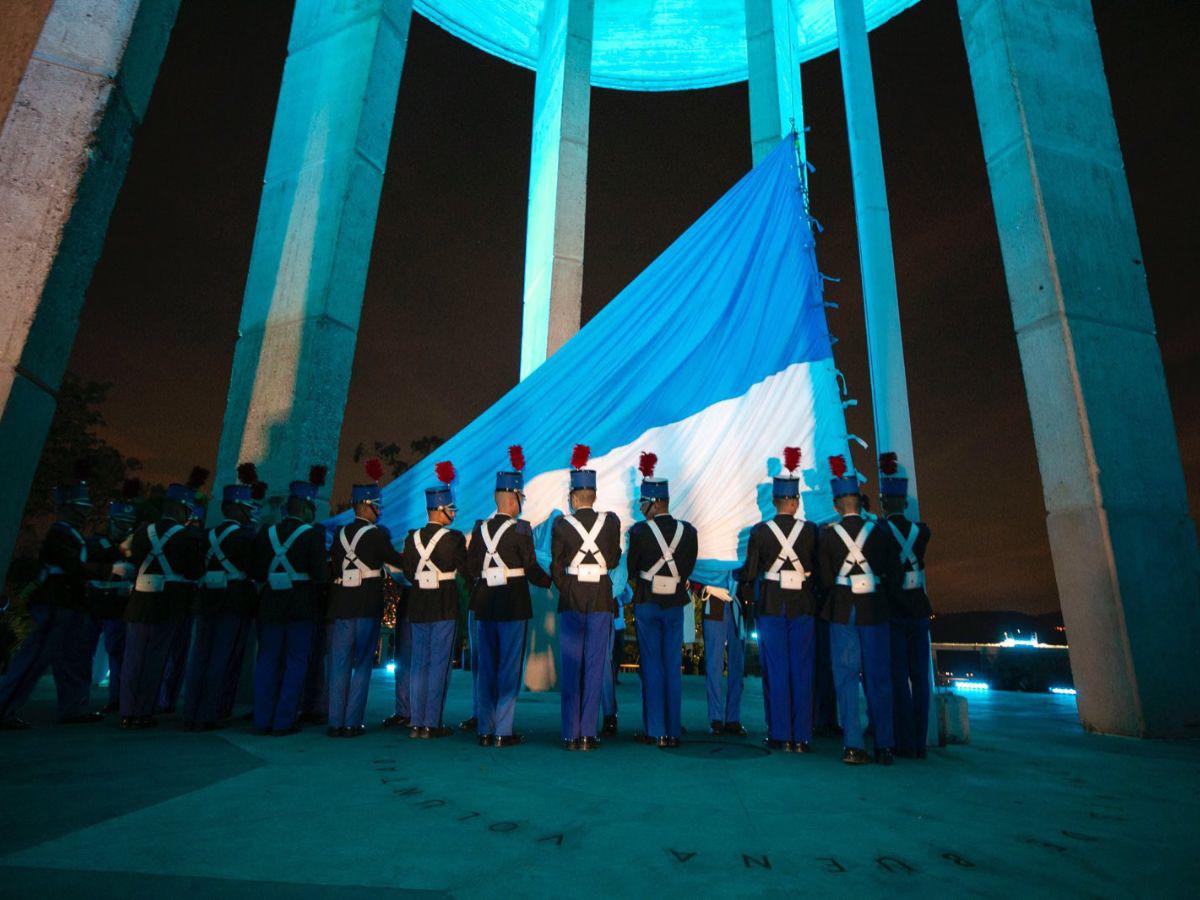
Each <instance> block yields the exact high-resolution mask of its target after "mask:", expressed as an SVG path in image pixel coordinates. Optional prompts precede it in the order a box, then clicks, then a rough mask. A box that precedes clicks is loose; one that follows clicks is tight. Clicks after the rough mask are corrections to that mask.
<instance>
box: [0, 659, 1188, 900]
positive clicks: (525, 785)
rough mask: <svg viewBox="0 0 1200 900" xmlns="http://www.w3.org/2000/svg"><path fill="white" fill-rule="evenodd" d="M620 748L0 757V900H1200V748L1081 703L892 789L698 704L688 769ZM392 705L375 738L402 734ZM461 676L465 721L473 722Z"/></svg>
mask: <svg viewBox="0 0 1200 900" xmlns="http://www.w3.org/2000/svg"><path fill="white" fill-rule="evenodd" d="M619 691H620V693H619V698H620V703H621V709H622V716H621V726H622V732H623V733H622V735H621V736H620V737H618V738H616V739H613V740H608V741H606V742H605V743H604V746H603V747H601V749H600V750H599V751H598V752H595V753H590V754H587V753H566V752H564V751H563V750H561V749H560V747H559V740H558V702H559V701H558V695H557V694H524V695H523V696H522V697H521V701H520V703H519V705H518V708H517V725H518V730H520V731H522V732H524V733H525V734H526V736H527V737H528V739H529V743H528V744H526V745H524V746H520V747H513V748H505V749H491V748H487V749H485V748H480V747H478V746H476V744H475V742H474V740H473V738H471V737H469V736H467V735H465V734H459V735H456V736H454V737H451V738H446V739H443V740H435V741H416V740H410V739H409V738H408V737H407V732H397V731H395V730H392V729H381V728H378V727H373V728H372V730H371V731H370V732H369V733H368V734H367V735H365V736H364V737H361V738H358V739H354V740H332V739H329V738H327V737H326V736H325V734H324V729H323V728H316V727H313V728H309V729H307V730H306V731H304V732H303V733H301V734H299V735H294V736H291V737H285V738H270V737H258V736H255V735H253V734H252V733H251V732H250V729H249V725H248V723H245V722H242V721H240V720H239V721H238V722H237V723H236V724H235V725H234V726H233V727H231V728H229V729H226V730H223V731H220V732H213V733H208V734H188V733H185V732H183V731H182V730H181V729H180V727H179V724H178V721H177V720H176V719H174V718H171V717H167V718H164V719H163V720H162V724H161V725H160V727H159V728H157V729H154V730H151V731H144V732H133V733H126V732H122V731H120V730H118V729H117V728H116V726H115V721H112V722H105V723H103V724H99V725H89V726H58V725H55V724H53V715H54V712H53V688H52V685H51V684H50V683H49V681H48V680H46V681H43V683H42V684H41V685H40V686H39V689H38V691H37V693H36V694H35V698H34V702H33V703H32V704H31V706H30V708H29V709H28V710H27V718H29V719H30V720H31V721H32V722H33V723H34V725H35V727H34V728H33V729H32V730H30V731H27V732H6V733H0V896H5V897H8V896H13V897H39V896H45V897H88V898H103V897H122V898H128V897H156V898H178V897H191V896H217V897H255V898H264V897H283V898H291V897H309V896H332V897H340V896H345V897H350V896H355V897H376V896H391V895H395V894H414V893H429V894H441V895H451V896H460V897H473V896H474V897H484V896H494V895H501V894H503V895H508V896H574V897H579V896H612V897H650V896H652V897H675V896H686V895H690V896H693V897H695V896H700V895H704V896H747V897H751V896H752V897H774V896H785V895H795V894H797V893H800V892H818V893H820V894H821V895H834V896H852V895H854V896H867V895H868V894H869V893H871V894H880V893H882V892H888V893H901V894H914V895H915V894H921V895H925V896H945V897H953V896H963V895H979V896H996V897H1001V896H1003V897H1014V896H1017V897H1028V896H1048V895H1060V896H1061V895H1064V894H1069V895H1092V896H1118V895H1122V896H1128V895H1135V896H1196V892H1197V890H1200V888H1198V887H1197V885H1198V883H1200V881H1198V880H1200V836H1198V834H1200V745H1198V744H1196V743H1168V742H1151V741H1135V740H1129V739H1123V738H1110V737H1100V736H1096V735H1088V734H1085V733H1084V732H1083V731H1082V730H1081V729H1080V727H1079V724H1078V721H1077V719H1076V717H1075V709H1074V703H1073V699H1072V698H1070V697H1052V696H1047V695H1026V694H1002V693H993V694H991V695H979V696H971V697H970V705H971V737H972V740H971V743H970V744H969V745H967V746H956V747H950V748H945V749H938V750H932V751H931V752H930V755H929V759H928V760H926V761H924V762H915V761H906V760H898V761H897V763H896V765H894V766H893V767H891V768H884V767H881V766H877V765H871V766H864V767H860V768H852V767H849V766H845V765H842V764H841V762H840V760H839V757H840V746H839V744H838V742H837V741H836V740H818V741H817V742H815V751H816V752H815V753H813V754H811V755H808V756H798V755H793V754H785V753H769V752H766V751H765V750H764V749H762V747H761V745H760V743H759V740H760V738H761V737H762V712H761V710H762V699H761V688H760V684H759V682H758V681H757V680H754V679H751V680H750V681H749V682H748V685H747V695H746V706H745V709H746V714H745V715H744V717H743V718H744V720H745V722H746V725H747V726H748V727H750V728H751V729H752V732H753V733H752V735H751V737H749V738H741V739H738V738H709V737H708V736H707V735H706V734H705V733H704V731H705V726H706V724H707V723H706V714H705V708H704V685H703V681H702V680H701V679H699V678H693V677H687V678H685V679H684V722H685V725H686V726H687V727H688V728H689V731H690V733H689V735H688V736H687V738H686V739H685V741H686V742H685V744H684V745H683V746H682V747H681V748H679V749H678V750H658V749H656V748H649V747H643V746H641V745H639V744H636V743H634V742H633V741H632V740H631V735H632V732H633V730H634V727H633V726H634V725H635V724H636V723H638V722H639V720H640V702H639V693H638V692H639V686H638V681H637V678H636V676H629V675H627V676H625V677H624V679H623V684H622V685H621V687H620V688H619ZM391 693H392V684H391V677H390V676H388V675H387V674H386V673H384V672H382V671H381V672H379V673H378V675H377V677H376V679H375V682H374V684H373V685H372V692H371V701H370V716H369V721H371V722H372V723H377V722H378V721H379V720H380V719H382V718H383V717H384V716H385V715H386V714H387V713H388V712H389V711H390V710H389V709H388V707H389V704H390V696H391ZM469 706H470V684H469V679H468V677H467V676H466V675H464V674H463V673H459V672H456V673H455V674H454V678H453V680H452V685H451V695H450V698H449V701H448V704H447V718H448V719H451V718H452V719H454V720H456V721H457V720H458V719H459V718H463V717H465V716H466V715H467V714H468V708H469Z"/></svg>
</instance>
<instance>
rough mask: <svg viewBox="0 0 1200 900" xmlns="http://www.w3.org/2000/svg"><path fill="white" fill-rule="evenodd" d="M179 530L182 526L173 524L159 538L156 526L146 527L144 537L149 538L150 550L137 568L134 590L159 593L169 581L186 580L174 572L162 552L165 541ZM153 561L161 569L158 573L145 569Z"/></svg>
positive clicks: (181, 529) (165, 544) (144, 592)
mask: <svg viewBox="0 0 1200 900" xmlns="http://www.w3.org/2000/svg"><path fill="white" fill-rule="evenodd" d="M181 531H183V526H182V525H179V524H175V525H172V526H171V527H170V528H168V529H167V533H166V534H164V535H163V536H162V537H161V538H160V537H159V536H158V529H157V527H156V526H154V525H151V526H150V527H149V528H147V529H146V537H147V538H149V540H150V552H149V553H148V554H147V555H146V558H145V559H144V560H142V565H141V566H140V567H139V568H138V573H137V580H136V581H135V582H134V589H135V590H136V591H138V592H139V593H142V594H161V593H162V592H163V590H164V589H165V588H166V586H167V585H168V584H169V583H170V582H185V581H187V579H186V578H181V577H180V576H178V575H176V574H175V570H174V569H172V568H171V564H170V563H169V562H167V557H166V554H165V552H164V551H165V549H166V546H167V542H168V541H170V540H171V538H173V537H175V535H177V534H179V532H181ZM155 562H157V563H158V567H159V569H161V570H162V571H161V573H159V574H154V573H151V572H148V571H147V570H148V569H149V568H150V566H151V564H152V563H155Z"/></svg>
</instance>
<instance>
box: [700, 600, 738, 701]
mask: <svg viewBox="0 0 1200 900" xmlns="http://www.w3.org/2000/svg"><path fill="white" fill-rule="evenodd" d="M735 602H736V601H735ZM721 606H722V607H724V609H723V612H724V617H723V618H722V619H721V620H720V621H718V620H716V619H705V620H704V688H705V693H706V694H707V695H708V720H709V721H710V722H740V721H742V676H743V674H744V670H745V665H746V662H745V659H746V644H745V642H744V641H743V640H742V636H741V635H740V634H738V628H737V622H736V621H734V617H733V603H722V604H721ZM726 648H728V651H729V674H728V676H726V675H725V652H726ZM722 688H724V690H722ZM722 694H724V697H722Z"/></svg>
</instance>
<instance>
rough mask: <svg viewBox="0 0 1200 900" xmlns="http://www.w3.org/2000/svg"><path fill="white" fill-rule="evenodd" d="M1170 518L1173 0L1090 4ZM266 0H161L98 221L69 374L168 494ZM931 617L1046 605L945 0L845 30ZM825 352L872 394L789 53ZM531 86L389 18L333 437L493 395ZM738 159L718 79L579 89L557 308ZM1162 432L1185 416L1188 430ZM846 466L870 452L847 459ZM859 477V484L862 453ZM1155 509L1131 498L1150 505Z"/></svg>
mask: <svg viewBox="0 0 1200 900" xmlns="http://www.w3.org/2000/svg"><path fill="white" fill-rule="evenodd" d="M1095 8H1096V20H1097V26H1098V29H1099V33H1100V41H1101V48H1102V50H1103V53H1104V62H1105V66H1106V69H1107V72H1108V77H1109V83H1110V87H1111V91H1112V98H1113V105H1114V108H1115V111H1116V119H1117V128H1118V131H1119V133H1120V138H1121V144H1122V148H1123V150H1124V153H1125V163H1126V169H1127V172H1128V175H1129V182H1130V188H1131V191H1132V194H1133V205H1134V210H1135V214H1136V216H1137V220H1138V229H1139V233H1140V236H1141V241H1142V249H1143V255H1144V259H1145V264H1146V270H1147V272H1148V275H1149V283H1150V293H1151V297H1152V300H1153V304H1154V314H1155V318H1156V321H1157V325H1158V331H1159V336H1160V342H1161V346H1162V353H1163V360H1164V363H1165V367H1166V372H1167V379H1168V388H1169V390H1170V393H1171V400H1172V404H1173V407H1174V410H1175V419H1176V425H1177V428H1178V434H1179V441H1180V447H1181V451H1182V454H1183V460H1184V467H1185V474H1186V476H1187V478H1188V483H1189V496H1190V501H1191V509H1192V514H1193V516H1195V515H1196V514H1197V508H1198V506H1200V502H1198V495H1200V424H1198V423H1197V422H1196V419H1195V415H1194V413H1195V412H1196V411H1197V410H1200V361H1198V357H1200V354H1197V347H1200V315H1197V313H1196V311H1195V306H1194V304H1195V296H1194V288H1193V284H1194V281H1193V279H1192V277H1191V265H1190V264H1193V263H1194V261H1195V259H1196V258H1197V250H1198V242H1197V239H1196V233H1197V226H1198V225H1200V221H1198V218H1200V217H1198V216H1197V212H1196V198H1197V197H1200V191H1198V190H1197V187H1198V185H1197V175H1196V168H1195V165H1194V157H1193V155H1192V144H1191V142H1190V141H1188V140H1187V139H1186V135H1187V134H1189V133H1191V132H1192V131H1193V129H1195V127H1196V121H1195V110H1196V109H1197V108H1200V90H1198V89H1197V83H1196V78H1195V76H1196V69H1195V58H1196V57H1195V54H1196V47H1197V45H1198V44H1200V11H1198V8H1197V5H1196V4H1193V3H1190V2H1183V0H1179V2H1169V0H1140V2H1138V3H1136V4H1135V3H1132V2H1115V0H1097V2H1096V4H1095ZM290 16H291V3H290V2H285V0H277V2H276V0H258V2H255V3H245V2H243V0H205V2H196V0H188V2H185V3H184V4H183V8H182V10H181V12H180V14H179V19H178V23H177V25H176V27H175V31H174V34H173V36H172V38H171V43H170V46H169V48H168V50H167V56H166V60H165V61H164V63H163V67H162V71H161V73H160V76H159V79H158V84H157V86H156V88H155V92H154V97H153V100H152V101H151V104H150V109H149V113H148V115H147V118H146V121H145V124H144V125H143V127H142V129H141V130H140V131H139V132H138V135H137V139H136V143H135V146H134V153H133V159H132V162H131V164H130V167H129V174H128V178H127V180H126V184H125V187H124V190H123V191H122V193H121V195H120V199H119V201H118V203H117V207H116V210H115V211H114V213H113V217H112V224H111V227H110V229H109V234H108V240H107V244H106V246H105V250H104V253H103V255H102V257H101V260H100V263H99V265H98V267H97V269H96V273H95V277H94V279H93V282H92V285H91V289H90V291H89V294H88V299H87V304H86V306H85V309H84V313H83V319H82V322H81V325H80V329H79V337H78V340H77V341H76V345H75V351H74V354H73V356H72V360H71V366H70V367H71V369H72V370H73V371H74V372H76V373H78V374H80V375H81V376H84V377H88V378H95V379H100V380H105V381H111V382H112V383H113V385H114V386H113V390H112V394H111V400H112V402H111V403H110V404H109V405H108V407H107V408H106V409H105V414H106V416H107V419H108V424H109V429H108V437H109V439H110V440H111V441H112V442H113V443H114V444H115V445H116V446H117V447H118V448H119V449H120V450H121V451H122V452H123V453H125V454H127V455H130V456H136V457H138V458H139V459H141V460H142V461H143V462H144V464H145V473H144V474H145V476H146V477H147V478H149V479H151V480H161V481H167V480H171V479H179V478H182V477H184V476H186V474H187V471H188V469H189V468H190V467H191V466H192V465H194V464H202V465H206V466H210V467H211V466H212V464H213V462H214V460H215V458H216V450H217V441H218V438H219V434H220V422H221V416H222V414H223V412H224V406H225V395H226V390H227V387H228V382H229V371H230V365H231V362H232V358H233V347H234V341H235V337H236V329H237V321H238V311H239V308H240V305H241V299H242V291H243V288H244V285H245V277H246V270H247V266H248V263H249V258H250V248H251V242H252V239H253V234H254V223H255V218H256V214H257V208H258V201H259V192H260V189H261V184H262V174H263V170H264V167H265V163H266V156H267V148H268V142H269V140H270V134H271V122H272V118H273V115H274V109H275V101H276V97H277V94H278V90H279V79H280V76H281V73H282V67H283V61H284V56H285V52H286V44H287V33H288V27H289V24H290ZM871 48H872V53H873V59H874V66H875V81H876V86H877V87H876V90H877V92H878V101H879V108H880V109H879V114H880V124H881V128H882V135H883V148H884V159H885V165H886V169H887V179H888V195H889V202H890V205H891V213H892V231H893V236H894V241H895V255H896V269H897V277H898V280H899V291H900V304H901V316H902V321H903V328H904V343H905V353H906V360H907V365H908V377H909V388H910V396H911V402H912V410H913V429H914V439H915V442H916V452H917V455H918V465H919V468H920V475H921V492H922V512H923V514H924V517H925V518H926V519H927V520H928V521H929V522H930V524H931V526H932V528H933V531H934V544H933V548H932V550H931V561H930V583H931V588H932V591H931V592H932V593H933V594H934V603H935V607H936V608H938V609H939V610H940V611H944V612H953V611H961V610H971V609H1014V610H1021V611H1026V612H1045V611H1050V610H1054V609H1056V608H1057V606H1058V601H1057V595H1056V592H1055V587H1054V575H1053V570H1052V567H1051V562H1050V553H1049V547H1048V544H1047V539H1046V530H1045V511H1044V506H1043V504H1042V497H1041V486H1040V482H1039V478H1038V470H1037V462H1036V457H1035V453H1034V446H1033V437H1032V432H1031V428H1030V421H1029V413H1028V408H1027V405H1026V401H1025V391H1024V385H1023V382H1022V376H1021V370H1020V364H1019V360H1018V356H1017V347H1016V342H1015V340H1014V339H1013V335H1012V329H1013V326H1012V318H1011V315H1010V312H1009V306H1008V298H1007V294H1006V292H1005V285H1004V274H1003V269H1002V264H1001V259H1000V248H999V243H998V239H997V236H996V230H995V222H994V219H993V215H992V207H991V199H990V196H989V193H988V184H987V176H986V172H985V169H984V163H983V155H982V149H981V146H980V138H979V130H978V124H977V121H976V118H975V110H974V102H973V99H972V95H971V87H970V81H969V76H968V71H967V61H966V55H965V52H964V49H963V43H962V35H961V31H960V29H959V24H958V18H957V12H956V7H955V4H954V3H953V2H952V0H925V2H923V3H920V4H919V5H918V6H917V7H915V8H913V9H911V10H909V11H908V12H905V13H903V14H901V15H900V16H898V17H897V18H896V19H894V20H893V21H891V22H890V23H889V24H887V25H886V26H884V27H883V28H881V29H878V30H876V31H875V32H873V33H872V35H871ZM802 78H803V80H804V103H805V107H806V109H805V114H806V118H807V121H808V124H809V126H810V127H811V132H810V134H809V143H808V146H809V156H810V158H811V160H812V162H813V163H814V165H815V166H816V168H817V171H816V174H815V175H813V177H812V182H811V184H812V205H813V211H814V213H815V215H816V216H817V217H818V219H819V220H820V221H821V223H822V224H823V225H824V227H825V232H824V234H823V235H821V237H820V238H819V241H818V245H817V252H818V258H819V260H820V263H821V268H822V270H823V271H824V272H826V273H827V274H830V275H833V276H838V277H841V278H842V281H841V283H840V284H837V285H831V286H830V288H831V289H830V290H829V293H828V297H829V299H833V300H836V301H838V302H839V303H840V304H841V308H840V310H834V311H831V312H830V327H831V329H832V330H833V331H834V333H835V334H837V336H838V337H839V338H840V343H838V345H837V347H836V349H835V354H836V359H837V363H838V365H839V367H840V368H841V369H842V370H843V371H845V373H846V375H847V377H848V378H849V383H850V386H851V390H852V393H853V394H854V395H855V396H857V397H858V398H859V400H860V404H859V406H858V408H857V410H851V411H850V429H851V431H855V432H858V433H860V434H863V435H864V436H867V437H868V438H869V436H870V434H871V424H870V423H871V417H870V415H871V414H870V397H869V384H868V379H867V367H866V352H865V343H864V333H863V322H862V307H861V302H860V293H859V286H858V257H857V248H856V244H855V236H854V208H853V196H852V192H851V185H850V168H849V159H848V153H847V146H846V126H845V118H844V110H843V107H842V95H841V86H840V77H839V72H838V62H837V57H836V56H835V55H827V56H824V57H822V58H820V59H817V60H814V61H812V62H809V63H806V64H805V65H804V66H803V69H802ZM532 97H533V75H532V73H531V72H528V71H525V70H523V69H518V68H516V67H514V66H511V65H509V64H508V63H505V62H502V61H500V60H497V59H494V58H492V57H490V56H487V55H486V54H484V53H482V52H481V51H478V50H475V49H474V48H472V47H470V46H468V45H466V44H464V43H461V42H459V41H458V40H456V39H455V38H453V37H451V36H449V35H448V34H446V33H444V32H442V31H440V30H439V29H437V28H436V27H434V26H432V25H430V24H429V23H428V22H426V21H425V20H424V19H421V18H420V17H419V16H414V21H413V25H412V32H411V37H410V41H409V47H408V55H407V58H406V61H405V65H404V77H403V80H402V84H401V88H400V98H399V105H398V108H397V111H396V120H395V126H394V129H393V138H392V144H391V150H390V154H389V159H388V174H387V178H386V181H385V183H384V188H383V197H382V202H381V205H380V211H379V222H378V226H377V229H376V233H375V243H374V250H373V256H372V261H371V268H370V274H369V276H368V280H367V288H366V298H365V302H364V313H363V319H362V328H361V330H360V332H359V338H358V352H357V356H356V358H355V363H354V372H353V378H352V383H351V387H350V397H349V401H348V404H347V408H346V415H345V422H344V425H343V428H342V451H343V452H342V457H341V459H340V460H339V467H338V477H337V482H336V485H335V497H337V496H341V495H343V494H345V493H348V489H349V483H350V481H351V480H352V479H353V478H354V477H355V476H356V475H357V474H358V469H357V467H356V466H354V465H353V464H352V463H351V462H350V461H349V454H350V453H351V451H352V450H353V448H354V446H355V445H356V444H357V443H358V442H360V441H368V442H369V441H372V440H376V439H379V440H385V441H392V440H395V441H397V442H399V443H400V444H401V445H403V446H407V444H408V442H409V441H410V440H412V439H414V438H417V437H420V436H422V435H425V434H438V435H442V436H443V437H450V436H451V435H452V434H454V432H455V431H457V430H458V429H459V428H461V427H462V426H464V425H466V424H467V423H469V422H470V421H471V420H472V419H473V418H474V417H475V416H476V415H478V414H479V413H480V412H482V411H483V410H484V409H486V408H487V407H488V406H489V405H490V404H491V403H493V402H494V401H495V400H496V399H497V398H498V397H500V396H501V395H502V394H503V393H504V392H505V391H507V390H508V389H509V388H510V387H512V386H513V385H514V384H515V383H516V381H517V372H518V349H519V345H520V321H521V288H522V268H523V260H524V249H523V244H524V235H525V198H526V190H527V185H528V164H529V132H530V127H531V125H530V123H531V116H532ZM749 165H750V151H749V136H748V115H747V109H746V86H745V85H744V84H741V85H735V86H731V87H726V88H719V89H714V90H708V91H702V92H682V93H670V94H634V93H625V92H616V91H606V90H594V91H593V94H592V110H591V138H590V147H589V175H588V178H589V183H588V209H587V215H588V220H587V245H586V252H585V267H586V268H585V280H584V319H585V321H586V320H587V319H588V318H590V317H591V316H592V315H594V314H595V313H596V312H597V311H598V310H599V309H600V308H601V307H602V306H603V305H604V304H605V303H606V302H607V301H608V300H609V299H611V298H612V297H613V296H614V295H615V294H616V293H617V292H618V291H620V289H621V288H623V287H624V286H625V285H626V284H627V283H628V282H629V281H630V280H632V279H633V278H634V277H635V276H636V275H637V274H638V273H639V272H640V271H641V270H642V269H643V268H644V267H645V266H646V265H647V264H648V263H649V262H651V260H653V259H654V258H655V257H656V256H657V255H658V254H659V253H660V252H661V251H662V250H663V249H664V248H666V247H667V246H668V245H669V244H670V243H671V241H672V240H674V238H675V237H677V236H678V235H679V234H680V233H681V232H682V231H683V230H684V229H686V228H687V226H688V225H690V224H691V222H692V221H694V220H695V218H696V217H697V216H698V215H699V214H700V213H701V212H703V211H704V210H705V209H706V208H707V207H708V206H709V205H711V204H712V203H713V202H714V201H715V200H716V199H717V198H718V197H719V196H720V195H721V194H722V193H723V192H724V191H725V190H726V189H727V188H728V187H729V186H730V185H732V184H733V183H734V182H735V181H736V180H737V179H738V178H739V177H740V176H741V175H742V174H744V172H745V171H746V170H747V169H748V168H749ZM1189 414H1190V415H1189ZM872 452H874V448H873V451H872ZM858 462H859V464H860V465H861V466H863V468H864V469H865V470H867V471H873V466H872V465H871V462H870V459H869V458H868V455H867V454H865V453H860V454H858ZM1148 499H1149V500H1150V502H1153V498H1148Z"/></svg>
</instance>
